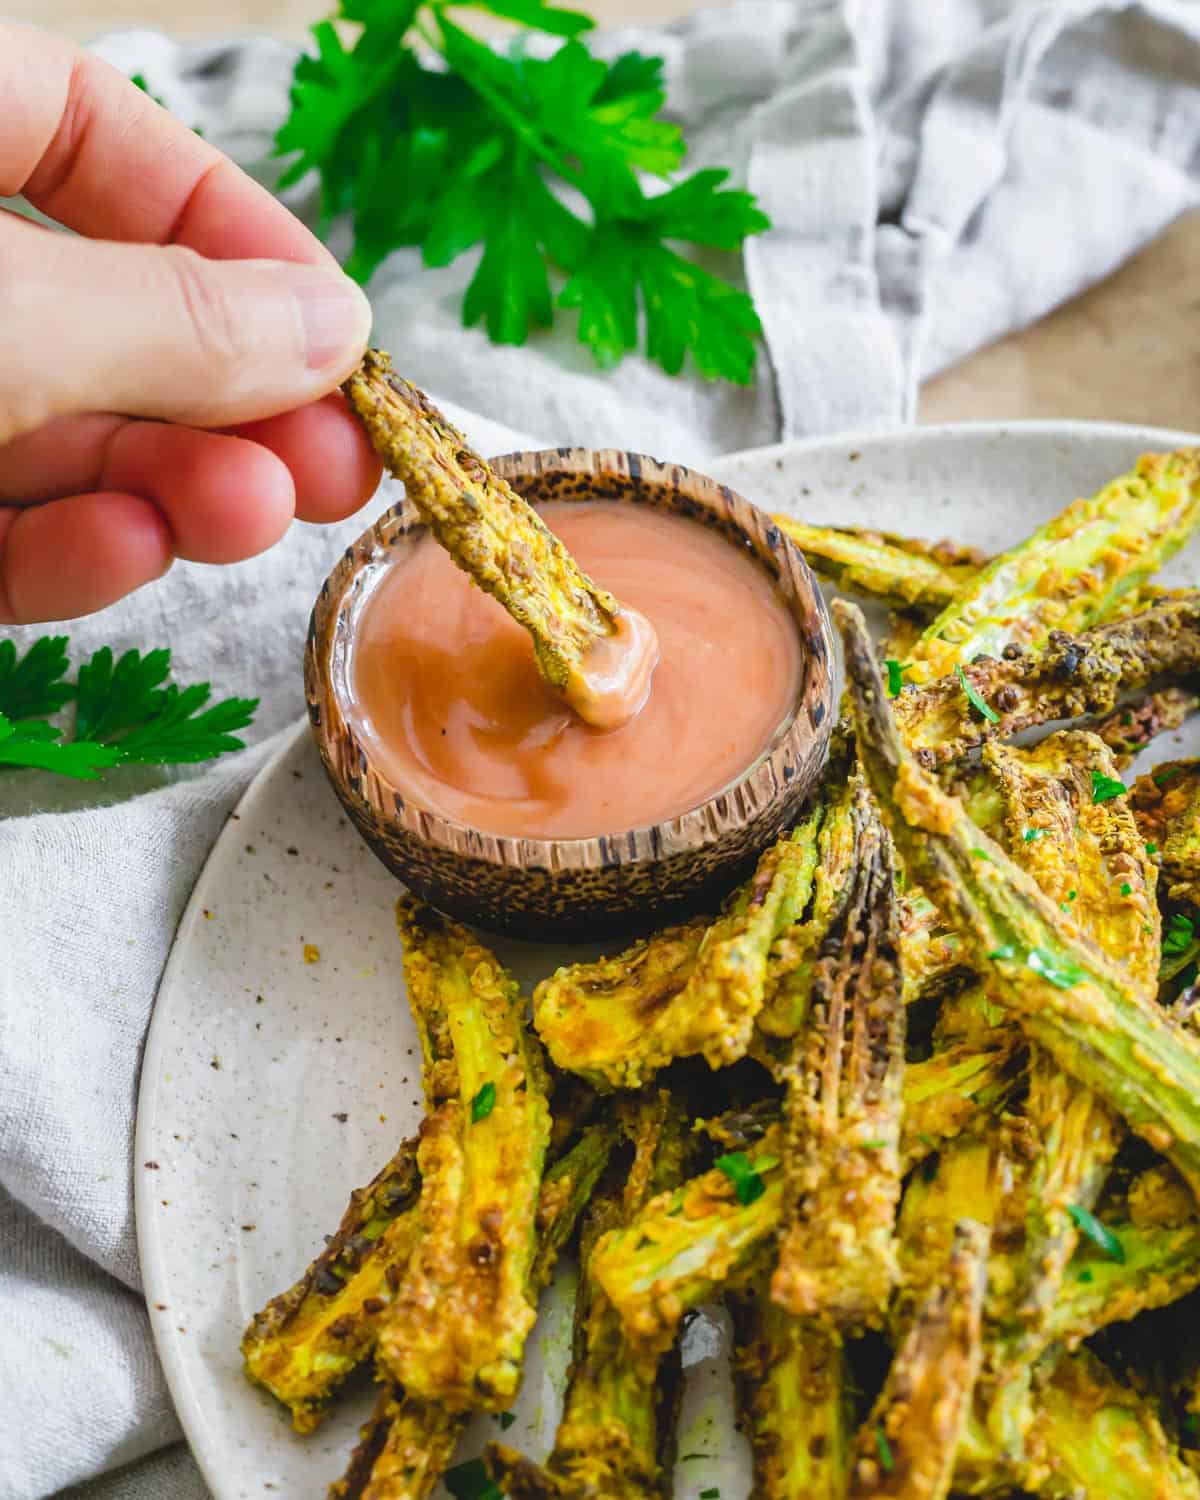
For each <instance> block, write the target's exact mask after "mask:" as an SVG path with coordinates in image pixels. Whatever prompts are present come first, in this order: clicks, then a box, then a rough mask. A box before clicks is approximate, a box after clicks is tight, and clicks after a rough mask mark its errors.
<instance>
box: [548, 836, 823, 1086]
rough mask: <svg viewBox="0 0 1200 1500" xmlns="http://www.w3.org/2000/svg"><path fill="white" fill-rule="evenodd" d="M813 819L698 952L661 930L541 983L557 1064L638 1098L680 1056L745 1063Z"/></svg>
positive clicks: (801, 897)
mask: <svg viewBox="0 0 1200 1500" xmlns="http://www.w3.org/2000/svg"><path fill="white" fill-rule="evenodd" d="M817 817H818V814H816V813H813V814H810V816H809V817H808V818H806V819H805V820H804V822H802V823H800V824H799V825H798V826H797V827H796V828H795V829H794V830H793V831H792V832H791V833H789V834H785V835H784V837H783V838H781V839H780V840H779V841H778V842H777V843H776V844H774V845H772V847H771V848H770V849H768V850H767V852H766V853H765V854H764V855H763V856H762V858H761V859H760V860H759V862H758V868H757V869H756V870H755V872H754V874H753V875H752V876H751V877H750V879H749V881H747V882H746V884H745V885H744V886H742V887H741V888H740V890H739V891H738V892H737V893H736V894H735V895H734V897H733V898H732V900H731V902H730V905H729V909H728V910H727V911H726V912H725V914H724V915H723V916H721V917H719V918H718V919H717V920H716V921H715V922H714V923H712V925H711V926H710V927H708V928H707V929H706V930H705V932H704V935H703V937H702V938H701V940H700V943H699V946H698V947H695V946H694V941H695V928H694V926H688V927H683V928H674V929H669V930H668V932H667V933H665V934H660V936H659V937H658V938H651V939H649V941H648V942H646V943H641V944H638V945H637V946H635V947H634V948H633V949H632V950H630V952H629V953H628V954H626V955H622V956H621V957H618V958H616V959H611V960H602V961H601V962H600V963H599V964H573V965H570V966H568V967H565V968H562V969H559V970H558V972H557V973H555V974H553V975H551V977H550V978H549V979H546V980H543V981H542V983H541V984H539V985H538V987H537V989H536V990H535V992H534V998H533V1018H534V1025H535V1026H536V1028H537V1031H538V1034H539V1036H540V1037H541V1038H542V1041H543V1042H544V1043H545V1046H546V1050H547V1051H548V1052H549V1054H550V1057H551V1058H552V1059H553V1061H554V1063H555V1065H556V1066H557V1067H559V1068H562V1069H564V1070H565V1071H567V1072H572V1073H578V1074H580V1075H581V1076H583V1077H584V1078H587V1079H588V1080H589V1081H590V1082H592V1083H594V1084H595V1085H596V1086H597V1087H599V1088H637V1087H640V1086H641V1085H642V1084H643V1083H645V1082H646V1081H647V1080H648V1079H650V1078H653V1076H654V1075H655V1073H657V1072H658V1071H659V1069H661V1068H664V1067H665V1066H666V1065H667V1064H668V1063H670V1062H673V1061H674V1060H675V1059H676V1058H679V1057H691V1056H694V1055H695V1054H697V1053H699V1054H702V1055H703V1056H704V1057H705V1058H706V1059H707V1061H708V1063H709V1065H710V1067H713V1068H720V1067H724V1066H726V1065H727V1064H728V1063H731V1062H734V1061H736V1060H737V1059H738V1058H739V1057H742V1056H744V1054H745V1052H746V1049H747V1047H748V1046H749V1044H750V1039H751V1036H752V1034H753V1027H754V1019H755V1017H756V1016H757V1014H758V1012H759V1010H760V1008H761V1006H762V1003H763V996H764V988H765V984H766V978H767V964H768V958H769V956H770V952H771V946H772V944H773V943H774V941H775V939H776V938H777V937H778V936H779V934H780V933H781V932H782V931H783V930H784V929H785V928H787V927H788V926H789V925H790V924H791V923H792V921H793V920H794V919H795V917H796V916H797V915H798V913H799V912H800V911H802V910H803V908H804V906H805V904H806V903H807V901H808V896H809V891H810V889H811V885H812V876H813V869H814V867H815V864H816V837H815V835H816V826H817V825H816V819H817ZM677 983H678V984H679V988H675V985H676V984H677Z"/></svg>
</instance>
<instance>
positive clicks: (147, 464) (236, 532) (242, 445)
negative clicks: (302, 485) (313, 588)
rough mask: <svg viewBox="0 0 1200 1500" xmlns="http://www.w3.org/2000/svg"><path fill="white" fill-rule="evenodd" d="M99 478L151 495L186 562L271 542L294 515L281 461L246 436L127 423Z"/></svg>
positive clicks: (251, 553)
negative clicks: (102, 476) (101, 476)
mask: <svg viewBox="0 0 1200 1500" xmlns="http://www.w3.org/2000/svg"><path fill="white" fill-rule="evenodd" d="M104 483H105V485H112V486H113V487H114V488H117V487H119V488H121V489H123V490H130V491H133V492H135V493H138V494H145V495H148V496H153V498H154V500H155V503H156V504H157V505H158V507H159V508H160V509H161V511H162V514H163V515H164V516H165V517H166V520H167V524H168V525H169V526H170V529H171V536H172V546H173V551H174V552H175V555H176V556H177V557H182V558H186V559H187V560H188V561H190V562H201V563H232V562H241V561H243V560H244V559H245V558H248V557H255V556H257V554H258V553H260V552H265V551H266V550H267V548H268V547H273V546H274V545H275V543H276V542H278V541H279V540H280V538H281V537H282V536H283V535H284V533H285V532H286V531H287V529H288V527H289V526H290V525H291V522H292V519H293V517H294V515H295V513H296V488H295V485H294V483H293V481H292V476H291V474H290V473H289V472H288V468H287V465H286V464H285V463H283V461H282V460H281V459H279V458H278V457H277V456H276V455H275V454H274V453H271V452H269V451H268V450H267V449H266V448H264V447H262V446H261V445H259V444H257V443H253V442H249V441H247V440H246V439H244V438H241V437H235V436H230V435H229V434H225V433H215V432H200V431H197V430H194V429H192V428H187V427H170V426H164V425H160V424H156V423H145V422H139V423H131V424H130V425H129V426H128V427H127V428H125V429H124V430H122V431H121V432H120V433H118V434H117V436H116V438H115V439H114V440H113V443H112V445H111V447H110V451H109V455H108V459H107V461H106V463H105V467H104Z"/></svg>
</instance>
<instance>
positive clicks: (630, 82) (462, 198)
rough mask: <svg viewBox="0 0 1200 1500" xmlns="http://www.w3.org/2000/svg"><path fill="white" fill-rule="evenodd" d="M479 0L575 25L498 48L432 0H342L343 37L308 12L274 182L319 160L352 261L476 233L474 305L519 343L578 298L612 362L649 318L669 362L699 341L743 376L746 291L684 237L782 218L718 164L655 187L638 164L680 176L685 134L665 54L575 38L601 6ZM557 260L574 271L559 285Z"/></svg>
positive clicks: (488, 6)
mask: <svg viewBox="0 0 1200 1500" xmlns="http://www.w3.org/2000/svg"><path fill="white" fill-rule="evenodd" d="M467 4H468V8H473V9H477V10H484V11H488V12H490V13H491V14H493V15H498V16H502V17H503V18H505V19H506V20H510V21H514V22H516V23H517V24H518V25H520V26H523V27H526V28H529V29H531V30H537V31H542V32H545V33H548V34H550V35H554V36H559V37H562V38H563V41H562V44H561V45H560V46H559V47H558V48H557V50H556V51H554V52H553V53H552V54H551V55H550V56H533V55H530V53H529V52H528V50H526V49H524V48H523V47H522V46H521V45H520V41H521V38H519V37H518V39H517V42H516V44H515V45H514V46H513V47H512V48H510V49H509V51H508V52H507V53H502V52H500V51H497V50H495V49H494V48H492V47H490V46H487V45H485V44H484V43H483V42H482V41H480V40H479V39H478V38H476V37H475V36H474V35H472V33H471V32H470V31H468V30H466V29H464V27H463V26H461V25H458V24H456V23H455V22H454V21H452V20H451V19H450V18H449V16H448V15H447V10H448V7H447V6H444V5H443V4H441V3H432V0H431V3H422V0H342V6H341V19H343V20H347V21H354V22H356V23H357V24H358V25H359V26H360V27H361V28H362V29H361V33H360V34H359V35H358V36H357V37H356V38H355V39H354V41H353V42H351V43H347V42H346V41H344V40H343V38H342V37H341V36H340V35H339V33H338V32H337V30H335V28H334V25H333V23H332V22H331V21H324V22H321V23H320V24H319V25H317V26H316V27H314V28H313V41H314V44H315V55H306V56H303V57H301V58H300V59H299V61H298V62H297V64H296V68H295V72H294V75H293V81H292V91H291V113H290V115H289V117H288V119H287V121H286V122H285V123H284V125H283V127H282V128H281V129H280V131H279V133H278V135H277V137H276V151H277V153H278V154H279V155H282V156H285V157H288V158H290V160H289V162H288V164H287V166H286V168H285V170H284V172H283V175H282V177H281V178H280V184H279V185H280V187H281V188H284V187H287V186H289V185H290V184H292V183H295V182H297V181H299V180H300V178H302V177H304V176H305V175H307V174H308V173H310V172H316V173H317V174H318V176H319V178H320V188H321V194H320V210H321V221H322V228H323V230H326V229H328V228H329V227H330V225H331V223H332V221H333V219H334V218H335V217H337V216H338V215H340V214H343V213H349V214H351V215H352V217H353V248H352V250H351V253H350V256H349V258H348V260H347V262H346V269H347V271H348V272H349V273H350V274H351V275H352V276H354V277H355V278H357V279H358V280H360V281H365V280H367V279H368V278H369V277H370V276H371V275H372V273H373V272H374V271H375V269H376V267H377V266H378V265H379V264H380V263H381V262H382V261H383V260H384V259H385V258H386V257H387V256H388V255H389V254H390V253H391V252H392V251H393V250H396V249H398V248H401V247H403V246H419V247H420V250H421V255H422V259H423V260H424V262H425V264H426V265H429V266H444V265H448V264H450V263H451V262H452V261H453V260H455V259H456V258H457V257H458V256H459V255H462V254H464V253H465V252H467V251H469V250H471V249H473V248H476V247H479V250H480V254H479V261H478V264H477V266H476V268H475V273H474V275H473V277H472V279H471V282H470V285H469V287H468V288H467V291H466V293H465V295H464V299H463V309H462V311H463V321H464V323H466V324H467V325H472V324H476V323H480V324H482V325H483V326H484V328H485V329H486V330H487V334H488V337H489V338H490V339H492V340H493V341H494V342H497V343H509V344H519V343H523V342H524V341H525V340H526V339H527V338H528V337H529V334H530V331H531V330H532V329H537V328H545V327H548V326H549V325H550V324H551V322H552V321H553V319H554V316H555V308H556V307H558V308H574V309H577V310H578V325H577V328H578V336H579V339H580V341H581V342H582V343H583V344H584V345H586V347H587V348H588V349H589V350H590V351H591V353H592V355H593V358H594V359H595V360H596V362H597V363H598V364H600V365H601V366H610V365H614V364H616V363H617V362H618V361H619V360H620V359H621V358H622V357H623V356H624V355H625V354H626V353H627V352H629V351H630V350H633V349H635V348H637V347H638V344H639V340H640V339H641V338H642V331H643V330H644V343H645V348H646V352H647V354H648V355H649V356H650V358H652V359H655V360H657V361H658V362H659V363H660V364H662V365H663V367H664V368H665V369H667V370H669V371H670V372H672V373H675V372H677V371H679V370H680V369H681V368H682V366H683V364H684V362H685V360H686V359H687V358H689V357H690V359H691V361H692V363H693V364H694V365H695V367H696V369H697V370H698V371H699V372H700V373H701V374H702V375H704V376H705V377H706V378H710V379H725V380H731V381H738V382H743V383H745V382H748V381H749V380H750V379H751V377H752V375H753V371H754V365H755V358H756V339H757V336H758V334H759V332H760V328H759V323H758V319H757V317H756V315H755V313H754V308H753V305H752V303H751V300H750V298H749V297H748V296H747V295H746V294H745V293H744V292H742V291H741V290H739V289H738V288H737V287H735V286H733V285H731V284H730V283H729V282H727V281H724V280H722V279H721V278H720V277H719V276H718V275H716V274H715V273H714V271H713V269H711V268H710V267H709V266H708V265H705V266H699V265H697V264H696V263H695V262H694V261H693V260H691V259H689V258H688V257H687V256H686V255H684V254H681V253H680V250H679V248H678V247H679V246H680V245H681V244H684V245H695V246H703V247H706V248H710V249H712V250H718V251H727V252H730V251H738V250H740V248H741V246H742V244H743V242H744V240H745V239H746V237H747V236H748V235H751V234H757V233H760V232H761V231H762V230H763V229H765V228H767V227H768V221H767V219H766V217H765V215H763V213H762V212H761V211H760V210H759V209H758V207H757V205H756V204H755V202H754V199H753V197H752V196H751V195H750V194H749V193H746V192H743V191H739V190H735V189H730V188H728V187H726V186H724V184H725V183H726V180H727V175H728V174H727V173H726V172H725V171H723V170H722V169H720V168H717V167H706V168H704V169H703V170H701V171H697V172H693V173H692V174H690V175H689V176H688V177H686V178H684V179H683V180H682V181H680V182H676V183H673V184H672V185H671V186H670V187H669V188H667V189H666V190H665V191H661V192H657V193H650V192H647V191H646V189H645V188H644V186H643V184H642V181H641V179H640V177H639V175H638V174H650V175H651V176H654V177H666V176H669V175H670V174H672V173H674V172H675V171H676V169H677V168H678V167H679V165H680V163H681V161H682V159H683V156H684V152H685V145H684V141H683V138H682V135H681V133H680V129H679V127H678V125H676V124H675V123H673V122H672V121H670V120H666V119H663V118H662V117H661V113H662V109H663V107H664V103H665V92H664V86H663V76H662V73H663V63H662V59H661V58H656V57H647V56H644V55H642V54H640V53H637V52H628V53H624V54H622V55H621V56H620V57H618V58H616V59H615V60H613V61H611V62H609V61H605V60H602V59H600V58H598V57H594V56H593V55H592V54H591V53H590V52H589V51H588V49H587V47H586V46H585V45H584V44H583V42H582V41H581V40H580V36H581V34H582V33H583V32H584V31H586V30H587V29H588V28H589V27H590V26H591V24H592V22H591V20H590V18H589V17H588V16H586V15H584V14H582V13H581V12H578V11H573V10H564V9H559V8H556V7H553V6H550V5H546V4H544V3H543V0H467ZM418 43H419V44H420V53H419V51H418V47H417V44H418ZM430 52H436V53H439V54H440V56H438V57H434V58H433V59H432V60H431V61H426V59H427V58H428V57H429V54H430ZM568 195H569V196H570V197H571V201H572V205H573V206H572V207H570V208H568V206H567V203H566V201H565V199H566V198H567V197H568ZM574 205H578V207H576V206H574ZM552 268H558V269H559V270H561V271H562V272H563V273H564V274H565V285H563V287H562V290H561V292H560V293H559V295H558V297H557V300H556V298H555V296H554V290H553V287H552V284H551V271H552Z"/></svg>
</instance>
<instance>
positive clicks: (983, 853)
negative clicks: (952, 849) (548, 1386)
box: [971, 844, 992, 864]
mask: <svg viewBox="0 0 1200 1500" xmlns="http://www.w3.org/2000/svg"><path fill="white" fill-rule="evenodd" d="M971 853H972V854H973V855H974V856H975V858H976V859H986V860H987V862H988V864H991V862H992V856H991V855H990V854H989V853H988V852H987V850H986V849H981V848H980V847H979V845H978V844H972V845H971Z"/></svg>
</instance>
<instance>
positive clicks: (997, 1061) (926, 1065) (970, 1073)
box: [900, 1026, 1025, 1172]
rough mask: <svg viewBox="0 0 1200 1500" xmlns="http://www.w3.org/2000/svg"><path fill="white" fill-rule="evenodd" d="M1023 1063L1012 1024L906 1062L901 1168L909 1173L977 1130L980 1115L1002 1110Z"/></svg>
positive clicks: (1018, 1042) (961, 1039)
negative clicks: (919, 1059) (968, 1133)
mask: <svg viewBox="0 0 1200 1500" xmlns="http://www.w3.org/2000/svg"><path fill="white" fill-rule="evenodd" d="M1024 1063H1025V1053H1024V1049H1023V1047H1022V1046H1021V1039H1020V1036H1019V1035H1018V1033H1017V1030H1016V1028H1015V1027H1013V1026H993V1027H992V1028H991V1029H990V1030H989V1032H988V1034H987V1035H986V1036H984V1037H982V1038H979V1039H976V1038H975V1037H974V1036H970V1037H964V1038H958V1039H955V1040H952V1041H950V1042H948V1043H947V1044H946V1045H944V1046H942V1047H939V1048H938V1049H937V1050H936V1051H935V1052H934V1053H933V1055H932V1056H931V1057H928V1058H926V1059H925V1060H924V1062H916V1063H908V1064H907V1065H906V1067H905V1069H904V1111H903V1122H902V1129H901V1134H900V1159H901V1165H902V1167H903V1170H904V1171H905V1172H908V1171H910V1170H911V1169H912V1167H914V1166H915V1165H916V1164H917V1163H918V1162H920V1161H923V1160H924V1159H925V1157H927V1156H928V1155H929V1154H930V1152H932V1151H937V1150H940V1149H941V1148H942V1147H943V1146H945V1145H946V1144H947V1143H948V1142H950V1141H953V1140H956V1139H957V1138H958V1137H959V1136H961V1135H963V1134H964V1133H967V1132H969V1131H970V1130H971V1129H972V1128H973V1127H975V1126H977V1125H978V1124H979V1122H980V1118H981V1116H982V1115H984V1114H986V1113H987V1112H989V1111H993V1110H996V1109H999V1108H1001V1107H1002V1106H1003V1105H1004V1103H1005V1102H1006V1101H1007V1099H1008V1097H1009V1096H1010V1095H1011V1093H1012V1092H1013V1090H1014V1088H1015V1087H1016V1085H1017V1083H1018V1081H1019V1079H1020V1077H1021V1074H1022V1071H1023V1068H1024Z"/></svg>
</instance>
